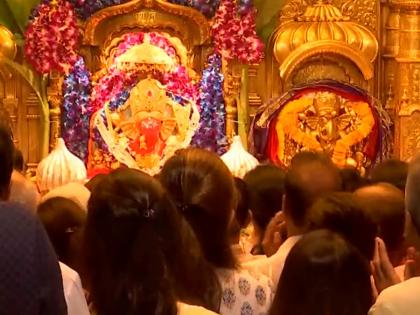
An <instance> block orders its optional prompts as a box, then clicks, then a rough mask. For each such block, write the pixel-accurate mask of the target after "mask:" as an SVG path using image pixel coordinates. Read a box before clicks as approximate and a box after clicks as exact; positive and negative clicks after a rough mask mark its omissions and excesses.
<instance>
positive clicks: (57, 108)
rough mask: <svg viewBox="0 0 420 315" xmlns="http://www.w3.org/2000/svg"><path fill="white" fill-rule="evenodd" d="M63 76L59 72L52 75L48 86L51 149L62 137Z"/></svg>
mask: <svg viewBox="0 0 420 315" xmlns="http://www.w3.org/2000/svg"><path fill="white" fill-rule="evenodd" d="M62 85H63V78H62V77H61V76H60V75H59V74H58V73H53V74H52V75H51V76H50V85H49V87H48V102H49V104H50V147H49V149H50V151H51V150H52V149H54V147H55V145H56V144H57V139H58V138H60V137H61V102H62V99H63V98H62Z"/></svg>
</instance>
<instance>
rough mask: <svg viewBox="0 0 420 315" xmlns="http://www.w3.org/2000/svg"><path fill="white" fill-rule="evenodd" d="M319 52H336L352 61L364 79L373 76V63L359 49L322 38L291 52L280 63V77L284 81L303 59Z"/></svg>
mask: <svg viewBox="0 0 420 315" xmlns="http://www.w3.org/2000/svg"><path fill="white" fill-rule="evenodd" d="M320 54H337V55H341V56H343V57H345V58H347V59H349V60H350V61H352V62H353V63H354V64H355V65H356V66H357V67H358V68H359V70H360V72H361V73H362V74H363V77H364V78H365V80H370V79H372V78H373V76H374V68H373V64H372V63H371V62H370V61H368V60H367V59H366V58H365V57H364V56H363V55H362V54H361V53H360V51H358V50H356V49H355V48H353V47H351V46H349V45H347V44H344V43H341V42H338V41H334V40H323V41H318V42H315V43H313V42H312V43H307V44H303V45H301V46H300V47H298V48H297V49H296V50H294V51H293V52H291V53H290V54H289V55H288V56H287V57H286V58H285V59H284V60H283V62H282V63H281V65H280V67H279V69H280V77H281V78H282V79H283V80H284V81H286V80H287V79H288V78H289V77H290V75H291V74H292V73H293V71H294V70H295V69H296V67H297V66H298V65H299V64H301V63H302V62H303V61H304V60H305V59H308V58H310V57H313V56H316V55H320Z"/></svg>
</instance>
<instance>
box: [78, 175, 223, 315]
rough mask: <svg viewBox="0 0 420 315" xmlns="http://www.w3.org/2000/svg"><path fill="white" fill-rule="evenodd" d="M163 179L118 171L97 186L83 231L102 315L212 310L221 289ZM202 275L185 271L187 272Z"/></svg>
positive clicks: (94, 298)
mask: <svg viewBox="0 0 420 315" xmlns="http://www.w3.org/2000/svg"><path fill="white" fill-rule="evenodd" d="M192 235H193V233H192V232H191V231H190V230H189V226H188V224H186V223H185V222H184V221H183V219H182V217H181V216H179V215H178V213H177V211H176V209H175V208H174V206H173V204H172V203H171V201H170V200H169V198H168V196H167V195H166V193H165V191H164V189H163V188H162V187H161V185H160V184H159V182H158V181H157V180H156V179H154V178H152V177H150V176H148V175H146V174H144V173H141V172H139V171H136V170H131V169H124V170H123V169H120V170H116V171H114V172H112V173H111V174H110V175H108V176H107V177H105V178H104V179H102V180H101V181H100V183H98V185H97V186H96V187H95V188H94V189H93V192H92V196H91V198H90V200H89V205H88V218H87V224H86V231H85V240H84V241H85V242H84V248H85V277H86V280H87V288H88V291H89V294H90V299H91V302H92V306H93V310H94V312H95V313H96V314H97V315H116V314H124V315H135V314H136V315H137V314H147V315H186V314H197V315H199V314H203V315H207V314H213V313H212V312H210V311H207V310H206V309H204V308H202V307H195V306H190V305H188V304H194V305H199V306H203V307H206V308H208V309H213V310H216V311H217V310H218V308H219V304H218V303H219V302H220V288H219V284H218V282H217V278H216V276H215V274H214V273H213V272H212V269H211V268H210V267H209V266H208V264H207V263H206V262H205V261H204V260H203V259H202V258H201V257H202V255H201V252H200V249H199V246H198V245H197V244H196V243H195V240H194V239H193V238H192ZM197 273H199V274H202V275H203V276H202V277H186V276H184V275H185V274H192V275H195V274H197Z"/></svg>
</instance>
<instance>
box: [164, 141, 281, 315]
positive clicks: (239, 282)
mask: <svg viewBox="0 0 420 315" xmlns="http://www.w3.org/2000/svg"><path fill="white" fill-rule="evenodd" d="M159 180H160V181H161V183H162V184H163V186H164V187H165V188H166V190H167V191H168V192H169V193H170V194H171V196H172V198H173V200H174V201H175V203H176V205H177V208H178V211H179V212H180V213H181V214H182V215H183V216H184V217H185V219H186V220H187V221H188V223H189V224H190V225H191V227H192V228H193V230H194V233H195V234H196V235H197V239H198V240H199V242H200V245H201V248H202V250H203V252H204V255H205V257H206V259H207V261H208V262H209V263H211V265H212V266H213V268H214V270H215V272H216V273H217V275H218V278H219V281H220V285H221V287H222V290H223V293H222V300H221V305H220V314H222V315H243V314H267V313H268V310H269V307H270V305H271V302H272V298H273V297H272V289H271V282H270V280H269V279H268V278H267V277H264V276H263V275H261V274H252V275H251V274H250V273H249V272H247V271H245V270H243V269H241V267H240V264H239V262H238V260H237V257H235V255H234V253H233V251H232V248H231V234H230V232H231V230H232V229H231V227H232V221H233V219H234V213H233V210H234V209H235V208H236V206H237V202H238V196H237V195H236V191H235V186H234V179H233V177H232V174H231V173H230V171H229V169H228V168H227V166H226V165H225V164H224V163H223V161H222V160H221V159H220V158H219V157H218V156H217V155H216V154H214V153H212V152H208V151H205V150H200V149H185V150H181V151H179V152H177V153H176V154H175V155H174V156H173V157H172V158H171V159H169V160H168V161H167V162H166V164H165V165H164V167H163V169H162V172H161V174H160V176H159ZM197 276H198V275H197Z"/></svg>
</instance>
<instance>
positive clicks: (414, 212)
mask: <svg viewBox="0 0 420 315" xmlns="http://www.w3.org/2000/svg"><path fill="white" fill-rule="evenodd" d="M405 208H406V210H407V211H408V213H409V214H410V217H411V223H412V225H413V226H414V228H415V230H416V231H417V235H418V237H420V156H418V157H417V158H416V159H414V160H413V162H412V163H411V164H410V167H409V171H408V177H407V185H406V191H405Z"/></svg>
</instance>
